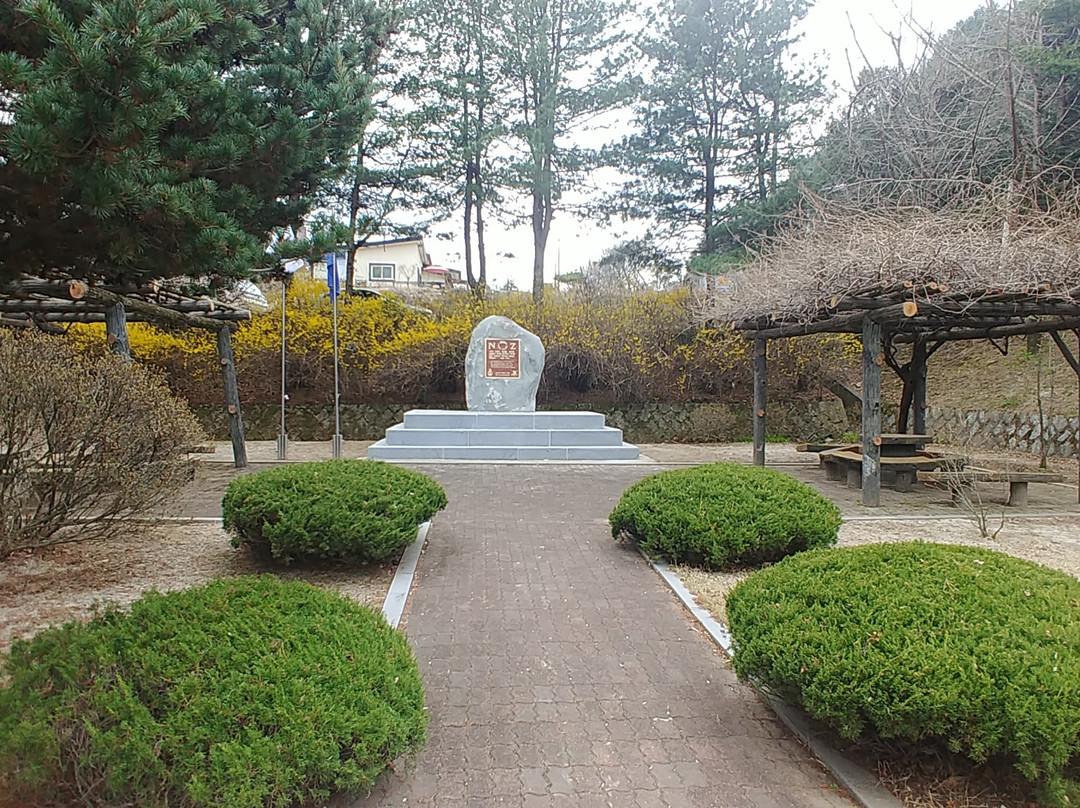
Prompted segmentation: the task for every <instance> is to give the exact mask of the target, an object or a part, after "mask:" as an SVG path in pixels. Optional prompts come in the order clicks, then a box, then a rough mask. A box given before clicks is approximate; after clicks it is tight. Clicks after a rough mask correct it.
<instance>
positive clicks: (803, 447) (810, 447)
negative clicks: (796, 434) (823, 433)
mask: <svg viewBox="0 0 1080 808" xmlns="http://www.w3.org/2000/svg"><path fill="white" fill-rule="evenodd" d="M848 445H850V444H847V443H796V444H795V451H796V452H816V453H818V454H820V453H821V452H828V451H830V450H832V449H843V448H844V447H845V446H848Z"/></svg>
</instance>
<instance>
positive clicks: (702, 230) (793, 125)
mask: <svg viewBox="0 0 1080 808" xmlns="http://www.w3.org/2000/svg"><path fill="white" fill-rule="evenodd" d="M807 7H808V2H807V1H806V0H666V2H664V3H663V4H661V6H660V7H659V8H658V9H657V10H656V11H655V12H653V15H652V17H651V18H650V20H649V22H648V24H647V25H646V26H645V33H643V34H642V35H641V36H640V37H639V39H638V47H639V48H640V50H641V52H642V54H643V56H644V57H645V68H646V75H645V78H644V80H643V84H642V92H641V95H640V97H639V99H638V102H637V104H636V117H637V131H636V132H635V133H634V134H632V135H630V136H629V137H627V138H625V139H624V141H623V147H622V165H623V168H624V169H625V170H626V171H628V172H629V173H630V174H631V175H632V176H633V180H632V181H630V182H629V183H628V184H627V186H626V188H625V189H624V191H623V194H622V198H621V200H620V202H619V207H620V208H621V212H622V213H623V215H624V216H632V217H646V218H655V219H656V220H657V221H658V223H659V224H660V225H661V227H665V228H666V229H669V230H671V231H673V235H676V236H686V235H687V233H688V231H689V232H692V233H693V234H694V235H696V236H698V237H699V238H700V239H701V246H702V251H703V252H705V253H707V254H708V253H714V252H716V251H717V250H718V249H720V248H721V247H722V243H721V242H722V241H723V240H724V233H725V227H724V224H725V219H727V218H729V217H730V216H731V215H732V214H733V213H736V215H737V211H739V210H741V209H742V208H740V207H738V206H744V207H745V205H746V204H747V203H752V204H754V205H758V206H763V205H765V204H766V203H767V202H768V200H769V198H770V197H771V196H772V195H773V194H775V193H776V191H777V189H778V188H779V187H780V185H781V182H782V180H783V178H784V175H785V174H786V172H787V170H788V169H789V167H790V166H791V165H792V162H793V160H794V158H795V156H796V154H797V151H798V149H797V148H796V145H797V139H796V134H797V132H798V131H799V127H800V125H801V124H802V123H804V122H805V117H806V115H807V113H808V112H809V111H810V109H811V107H812V102H813V101H815V100H816V99H818V98H820V96H821V94H822V88H821V82H820V79H819V77H818V76H817V75H816V74H814V73H813V72H805V71H801V70H798V69H792V68H791V67H790V66H789V65H788V63H787V51H788V49H789V47H790V45H791V44H792V42H793V41H794V39H793V36H792V34H791V27H792V25H793V24H794V23H795V22H796V21H798V20H799V19H801V18H802V17H803V16H804V15H805V13H806V10H807Z"/></svg>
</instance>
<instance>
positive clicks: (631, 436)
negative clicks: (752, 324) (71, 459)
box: [194, 400, 853, 443]
mask: <svg viewBox="0 0 1080 808" xmlns="http://www.w3.org/2000/svg"><path fill="white" fill-rule="evenodd" d="M408 409H414V407H412V406H405V405H402V404H371V405H365V404H342V405H341V432H342V434H343V435H344V436H345V438H346V439H347V440H378V439H379V438H381V437H383V434H384V433H385V432H386V429H387V428H388V427H391V426H393V425H394V424H398V423H401V420H402V418H403V416H404V414H405V411H406V410H408ZM565 409H579V410H592V411H594V412H602V413H603V414H604V415H605V416H606V419H607V425H608V426H613V427H616V428H618V429H621V430H622V431H623V438H624V439H625V440H627V441H629V442H630V443H726V442H730V441H737V440H749V439H750V436H751V434H752V427H751V408H750V405H749V404H739V403H737V404H635V405H630V406H623V407H616V406H594V405H589V406H581V407H566V408H565ZM194 410H195V414H196V415H197V416H198V418H199V420H200V421H201V422H202V424H203V426H204V428H205V429H206V430H207V432H208V433H209V434H210V435H211V436H212V437H213V438H214V439H215V440H228V437H229V428H228V423H227V421H226V419H225V412H224V410H223V409H221V408H217V407H195V408H194ZM243 413H244V430H245V434H246V436H247V439H248V440H274V439H276V438H277V435H278V428H279V423H280V420H281V411H280V409H279V408H278V407H275V406H267V405H249V406H246V407H244V408H243ZM285 421H286V431H287V432H288V435H289V438H290V439H291V440H330V437H331V435H332V434H333V431H334V411H333V408H331V407H329V406H327V405H302V404H298V405H293V406H290V407H289V408H288V409H287V410H286V414H285ZM850 429H853V427H849V426H848V421H847V416H846V415H845V413H844V408H843V407H842V406H841V405H840V402H839V401H835V400H834V401H831V402H811V403H798V404H776V405H773V406H771V407H770V408H769V435H770V436H772V435H775V436H777V437H797V438H798V439H799V440H823V439H825V438H828V437H830V436H839V435H842V434H844V433H845V432H847V431H849V430H850Z"/></svg>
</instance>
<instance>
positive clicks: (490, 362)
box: [484, 337, 521, 379]
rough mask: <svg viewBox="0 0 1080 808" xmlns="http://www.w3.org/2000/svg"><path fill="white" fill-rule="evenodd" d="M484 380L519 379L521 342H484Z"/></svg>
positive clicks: (492, 340)
mask: <svg viewBox="0 0 1080 808" xmlns="http://www.w3.org/2000/svg"><path fill="white" fill-rule="evenodd" d="M484 378H485V379H520V378H521V340H519V339H491V338H490V337H489V338H487V339H485V340H484Z"/></svg>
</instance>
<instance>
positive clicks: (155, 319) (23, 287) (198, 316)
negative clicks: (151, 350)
mask: <svg viewBox="0 0 1080 808" xmlns="http://www.w3.org/2000/svg"><path fill="white" fill-rule="evenodd" d="M3 292H4V293H8V294H38V295H49V296H51V297H55V298H58V299H59V300H62V301H85V304H84V305H85V306H86V307H87V309H89V310H90V311H93V312H94V313H99V312H100V313H104V311H105V309H107V308H108V307H109V306H113V305H115V304H117V303H121V304H123V306H124V309H125V311H126V312H127V314H128V319H129V320H134V319H135V317H134V316H133V315H139V317H141V318H142V319H144V320H146V321H147V322H152V323H157V324H159V325H163V326H167V327H173V328H190V327H195V328H205V329H207V330H210V331H213V332H215V333H217V332H218V331H219V330H220V329H221V328H222V324H223V322H228V321H227V320H226V318H228V317H229V315H232V317H233V318H235V319H247V317H248V313H247V312H240V311H233V312H213V313H212V314H213V315H214V316H210V314H211V313H209V312H204V313H191V314H183V313H180V312H177V311H173V310H171V309H168V308H165V307H164V306H159V305H157V304H155V303H148V302H146V301H145V300H139V299H137V298H134V297H129V296H126V295H119V294H116V293H115V292H110V291H108V290H107V289H103V288H101V287H99V286H88V285H86V284H84V283H82V282H80V281H70V282H69V281H42V280H22V281H17V282H15V283H13V284H9V285H7V286H6V287H4V289H3ZM67 313H69V314H78V312H77V311H75V310H74V309H73V310H72V311H70V312H67ZM63 314H65V312H50V313H49V314H47V315H46V319H48V320H52V319H53V318H54V317H56V320H55V321H56V322H61V321H62V320H60V318H59V316H62V315H63ZM57 315H59V316H57ZM223 315H224V316H223ZM68 321H74V322H89V321H79V320H68ZM228 327H230V328H233V329H235V328H236V326H235V325H232V324H229V325H228Z"/></svg>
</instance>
